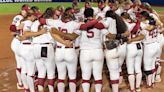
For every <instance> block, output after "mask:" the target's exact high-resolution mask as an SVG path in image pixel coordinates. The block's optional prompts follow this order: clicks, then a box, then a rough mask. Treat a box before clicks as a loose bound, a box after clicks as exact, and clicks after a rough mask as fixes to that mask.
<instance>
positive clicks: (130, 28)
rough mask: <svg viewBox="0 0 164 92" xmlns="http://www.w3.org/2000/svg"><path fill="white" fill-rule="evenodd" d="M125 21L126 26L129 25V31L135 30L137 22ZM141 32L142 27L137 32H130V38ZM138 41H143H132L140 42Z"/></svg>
mask: <svg viewBox="0 0 164 92" xmlns="http://www.w3.org/2000/svg"><path fill="white" fill-rule="evenodd" d="M125 23H126V26H127V28H128V31H129V32H130V33H131V31H132V30H133V28H134V27H135V25H136V23H135V22H133V23H129V22H127V21H125ZM140 34H141V33H140V29H139V30H138V31H137V32H136V34H130V36H129V38H130V39H131V38H135V37H137V36H138V35H140ZM138 42H141V41H135V42H132V43H138Z"/></svg>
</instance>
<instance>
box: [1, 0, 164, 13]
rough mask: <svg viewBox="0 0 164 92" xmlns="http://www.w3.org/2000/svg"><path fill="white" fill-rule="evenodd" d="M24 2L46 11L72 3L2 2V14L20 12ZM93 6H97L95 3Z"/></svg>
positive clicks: (159, 9)
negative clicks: (48, 8) (49, 8)
mask: <svg viewBox="0 0 164 92" xmlns="http://www.w3.org/2000/svg"><path fill="white" fill-rule="evenodd" d="M23 4H29V5H30V6H34V5H35V6H38V7H39V8H40V9H41V11H44V10H45V9H46V8H47V7H56V6H58V5H63V6H64V7H68V6H71V3H65V2H55V3H52V2H50V3H3V4H0V14H16V13H19V11H20V7H21V6H22V5H23ZM79 5H80V7H82V6H83V3H80V4H79ZM93 6H96V4H95V3H94V4H93ZM153 8H154V9H155V10H157V11H158V12H164V7H153Z"/></svg>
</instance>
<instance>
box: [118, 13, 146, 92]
mask: <svg viewBox="0 0 164 92" xmlns="http://www.w3.org/2000/svg"><path fill="white" fill-rule="evenodd" d="M121 15H122V17H123V19H124V21H125V23H126V25H127V26H128V31H129V32H130V36H129V41H128V45H127V55H126V65H127V71H128V74H129V76H128V80H129V86H130V92H135V91H137V92H138V91H141V88H140V85H141V81H142V71H141V64H142V55H143V47H142V44H141V41H142V40H143V39H144V35H142V34H141V32H140V21H138V22H136V23H135V22H132V21H133V20H132V19H131V18H130V16H129V14H128V13H123V14H121Z"/></svg>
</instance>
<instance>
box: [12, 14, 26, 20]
mask: <svg viewBox="0 0 164 92" xmlns="http://www.w3.org/2000/svg"><path fill="white" fill-rule="evenodd" d="M23 18H24V17H23V16H22V15H20V14H18V15H16V16H15V17H14V18H13V19H14V20H16V21H20V20H22V19H23Z"/></svg>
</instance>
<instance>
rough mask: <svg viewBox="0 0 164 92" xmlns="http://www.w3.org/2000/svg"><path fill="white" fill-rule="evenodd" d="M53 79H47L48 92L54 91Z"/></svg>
mask: <svg viewBox="0 0 164 92" xmlns="http://www.w3.org/2000/svg"><path fill="white" fill-rule="evenodd" d="M54 83H55V79H48V88H49V92H54Z"/></svg>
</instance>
